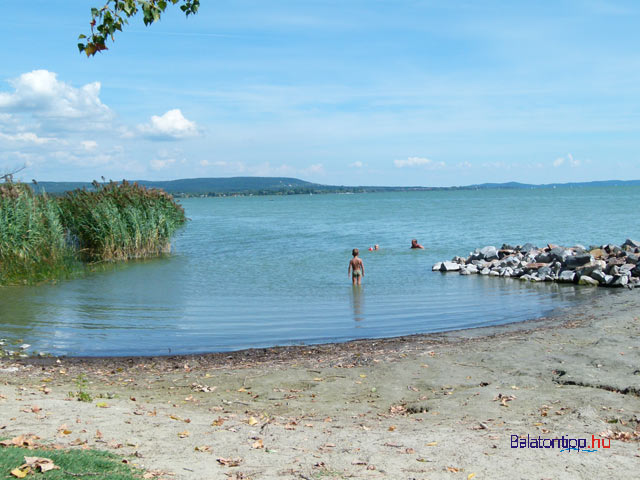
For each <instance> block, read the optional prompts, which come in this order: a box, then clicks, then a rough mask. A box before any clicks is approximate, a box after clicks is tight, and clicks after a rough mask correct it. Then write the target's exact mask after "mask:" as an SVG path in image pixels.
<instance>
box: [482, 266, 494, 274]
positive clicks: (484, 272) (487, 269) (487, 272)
mask: <svg viewBox="0 0 640 480" xmlns="http://www.w3.org/2000/svg"><path fill="white" fill-rule="evenodd" d="M490 273H491V270H489V268H488V267H484V268H483V269H482V270H480V275H489V274H490Z"/></svg>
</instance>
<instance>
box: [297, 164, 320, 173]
mask: <svg viewBox="0 0 640 480" xmlns="http://www.w3.org/2000/svg"><path fill="white" fill-rule="evenodd" d="M300 173H302V174H304V175H324V165H322V164H321V163H315V164H313V165H309V166H308V167H307V168H303V169H302V170H301V171H300Z"/></svg>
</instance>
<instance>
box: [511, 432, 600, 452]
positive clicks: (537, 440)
mask: <svg viewBox="0 0 640 480" xmlns="http://www.w3.org/2000/svg"><path fill="white" fill-rule="evenodd" d="M511 448H557V449H559V450H560V451H561V452H571V451H574V452H597V451H598V449H602V448H611V439H610V438H596V437H595V436H594V435H591V439H587V438H570V437H565V436H564V435H563V436H562V437H560V438H542V437H530V436H529V435H528V434H527V436H526V437H525V436H524V435H523V436H520V435H511Z"/></svg>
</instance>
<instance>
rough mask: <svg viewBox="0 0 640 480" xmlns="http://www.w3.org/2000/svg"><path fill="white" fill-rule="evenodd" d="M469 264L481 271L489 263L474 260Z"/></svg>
mask: <svg viewBox="0 0 640 480" xmlns="http://www.w3.org/2000/svg"><path fill="white" fill-rule="evenodd" d="M471 264H472V265H475V266H476V267H478V269H479V270H482V269H483V268H485V267H488V266H489V262H487V261H486V260H474V261H472V262H471Z"/></svg>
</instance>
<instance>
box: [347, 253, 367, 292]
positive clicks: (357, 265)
mask: <svg viewBox="0 0 640 480" xmlns="http://www.w3.org/2000/svg"><path fill="white" fill-rule="evenodd" d="M359 253H360V252H359V251H358V249H357V248H354V249H353V250H352V251H351V255H353V258H352V259H351V260H350V261H349V268H348V269H347V275H349V276H351V282H352V283H353V284H354V285H360V284H361V283H362V277H364V263H363V262H362V259H361V258H360V257H358V254H359Z"/></svg>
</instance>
